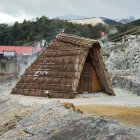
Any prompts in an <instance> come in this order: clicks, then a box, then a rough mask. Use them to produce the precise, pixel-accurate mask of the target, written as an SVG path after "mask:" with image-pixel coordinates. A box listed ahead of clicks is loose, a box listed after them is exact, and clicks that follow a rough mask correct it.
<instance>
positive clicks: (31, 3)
mask: <svg viewBox="0 0 140 140" xmlns="http://www.w3.org/2000/svg"><path fill="white" fill-rule="evenodd" d="M139 6H140V0H0V23H2V22H13V21H16V20H18V21H19V20H23V19H31V18H34V17H40V16H43V15H45V16H47V17H49V18H52V17H57V16H64V15H80V16H87V17H101V16H102V17H108V18H124V17H128V16H130V15H133V16H134V17H136V18H140V7H139Z"/></svg>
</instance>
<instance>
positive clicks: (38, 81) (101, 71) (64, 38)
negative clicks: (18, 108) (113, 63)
mask: <svg viewBox="0 0 140 140" xmlns="http://www.w3.org/2000/svg"><path fill="white" fill-rule="evenodd" d="M100 48H101V47H100V44H99V42H97V41H95V40H92V39H88V38H83V37H79V36H74V35H68V34H64V33H63V34H62V33H61V34H58V35H57V36H56V38H55V39H54V41H53V42H52V43H50V45H49V46H48V47H47V48H46V50H45V51H44V52H43V53H42V54H41V55H40V56H39V57H38V58H37V59H36V60H35V61H34V63H32V64H31V66H30V67H29V68H27V69H26V71H25V73H24V74H23V75H22V77H21V79H20V80H19V82H18V83H17V85H16V86H15V88H14V89H13V91H12V92H11V93H12V94H22V95H27V96H45V97H46V96H48V97H50V98H74V97H75V95H76V94H79V93H85V92H86V93H96V92H100V91H103V92H105V93H107V94H109V95H115V94H114V91H113V87H112V82H111V80H110V77H109V73H108V71H107V69H106V66H105V63H104V62H103V58H102V55H101V53H100Z"/></svg>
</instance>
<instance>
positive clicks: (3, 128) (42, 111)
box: [0, 40, 140, 140]
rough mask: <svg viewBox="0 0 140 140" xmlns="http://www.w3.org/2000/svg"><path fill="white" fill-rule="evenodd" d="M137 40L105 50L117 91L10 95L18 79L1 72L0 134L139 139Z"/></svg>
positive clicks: (21, 138) (38, 139) (10, 138)
mask: <svg viewBox="0 0 140 140" xmlns="http://www.w3.org/2000/svg"><path fill="white" fill-rule="evenodd" d="M139 43H140V41H139V40H134V41H131V42H127V43H125V44H123V46H121V45H119V46H115V47H111V48H104V49H103V50H102V52H103V55H104V57H105V59H106V64H107V67H108V69H109V72H110V74H111V78H112V80H113V85H114V86H115V88H114V90H115V93H116V96H108V95H106V94H104V93H97V94H96V93H95V94H82V95H78V96H77V97H76V99H47V98H43V97H27V96H22V95H10V91H11V90H12V88H13V87H14V86H15V84H16V82H17V81H18V79H16V78H14V77H12V76H8V77H0V139H1V140H32V139H34V140H46V139H48V140H53V139H54V140H62V139H66V140H139V139H140V127H139V126H140V119H139V118H140V96H139V95H140V48H139V46H140V44H139ZM122 88H123V89H122ZM133 93H134V94H133ZM63 102H71V103H73V104H74V105H76V106H78V107H79V108H80V109H83V111H84V114H81V112H80V111H77V110H76V111H73V109H72V108H70V109H66V108H65V107H64V106H63V105H62V103H63ZM87 113H88V114H87ZM89 114H90V115H89ZM95 114H96V115H98V116H95ZM114 114H115V115H114ZM113 115H114V116H115V117H113ZM101 116H106V117H108V118H105V117H101ZM112 119H116V120H119V122H117V121H115V120H112ZM122 119H123V120H124V121H121V120H122ZM125 121H126V122H125ZM120 122H123V123H126V124H127V125H126V124H125V125H124V124H121V123H120ZM128 122H130V123H129V125H128ZM133 122H134V123H133ZM131 123H132V124H131ZM130 124H131V125H130Z"/></svg>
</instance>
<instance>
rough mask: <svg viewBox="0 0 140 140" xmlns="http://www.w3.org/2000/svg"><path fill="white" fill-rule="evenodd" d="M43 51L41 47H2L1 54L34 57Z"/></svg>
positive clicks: (0, 48) (0, 47)
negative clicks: (12, 53) (10, 53)
mask: <svg viewBox="0 0 140 140" xmlns="http://www.w3.org/2000/svg"><path fill="white" fill-rule="evenodd" d="M40 50H41V48H40V47H32V46H0V53H2V52H8V51H9V52H15V53H16V54H17V55H33V54H35V53H38V52H39V51H40Z"/></svg>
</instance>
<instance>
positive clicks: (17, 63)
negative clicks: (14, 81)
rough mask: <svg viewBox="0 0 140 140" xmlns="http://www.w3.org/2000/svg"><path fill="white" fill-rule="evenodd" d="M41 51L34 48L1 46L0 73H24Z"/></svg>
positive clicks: (38, 48)
mask: <svg viewBox="0 0 140 140" xmlns="http://www.w3.org/2000/svg"><path fill="white" fill-rule="evenodd" d="M41 50H42V49H41V48H40V47H32V46H0V73H4V74H21V73H23V72H24V70H25V68H26V67H28V66H29V65H30V64H31V63H32V62H33V61H34V60H35V58H36V57H37V55H38V53H39V52H40V51H41Z"/></svg>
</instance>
